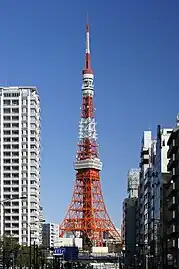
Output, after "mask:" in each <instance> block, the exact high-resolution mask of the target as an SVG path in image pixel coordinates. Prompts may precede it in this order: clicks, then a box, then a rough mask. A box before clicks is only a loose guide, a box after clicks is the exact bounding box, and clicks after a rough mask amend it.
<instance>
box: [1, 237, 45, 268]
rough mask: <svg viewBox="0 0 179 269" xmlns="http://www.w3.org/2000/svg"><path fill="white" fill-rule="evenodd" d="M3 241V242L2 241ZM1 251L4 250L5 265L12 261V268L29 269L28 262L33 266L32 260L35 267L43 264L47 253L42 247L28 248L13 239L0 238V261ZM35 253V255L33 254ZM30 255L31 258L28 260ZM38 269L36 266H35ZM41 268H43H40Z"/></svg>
mask: <svg viewBox="0 0 179 269" xmlns="http://www.w3.org/2000/svg"><path fill="white" fill-rule="evenodd" d="M3 239H4V241H3ZM3 249H4V261H5V264H6V265H10V264H9V263H10V262H11V260H13V264H14V266H18V267H20V268H21V267H23V266H25V267H29V266H30V262H31V265H33V264H34V258H35V263H36V265H42V264H44V261H45V259H46V256H47V253H46V252H45V250H44V249H43V247H37V246H35V249H34V245H32V246H31V249H30V247H28V246H21V245H19V244H18V243H17V241H16V240H15V238H13V237H7V236H6V237H5V238H3V237H1V238H0V260H1V261H3ZM34 252H35V253H34ZM30 253H31V258H30ZM37 267H38V266H37ZM42 267H43V266H42Z"/></svg>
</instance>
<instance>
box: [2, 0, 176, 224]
mask: <svg viewBox="0 0 179 269" xmlns="http://www.w3.org/2000/svg"><path fill="white" fill-rule="evenodd" d="M87 12H88V14H89V21H90V26H91V51H92V66H93V69H94V71H95V75H96V79H95V90H96V100H95V104H96V108H97V110H96V118H97V131H98V134H99V144H100V156H101V160H102V161H103V162H104V168H103V171H102V173H101V182H102V187H103V192H104V198H105V202H106V205H107V208H108V211H109V213H110V215H111V217H112V219H113V221H114V223H115V224H116V225H117V226H118V227H119V226H120V222H121V218H122V200H123V198H124V197H125V195H126V186H127V178H126V176H127V172H128V169H130V168H132V167H137V166H138V163H139V153H140V141H141V136H142V132H143V131H144V130H146V129H147V130H148V129H149V128H151V130H153V131H154V133H156V125H157V124H161V125H162V126H164V127H172V126H173V125H174V124H175V116H176V113H177V112H178V110H179V101H178V100H179V16H178V14H179V1H178V0H172V1H170V0H168V1H166V0H158V1H156V0H145V1H143V0H141V1H140V0H136V1H133V0H123V1H119V0H112V1H107V0H106V1H102V0H101V1H100V0H98V1H97V0H90V1H81V0H76V1H75V0H61V1H60V0H53V1H52V0H48V1H47V0H31V1H27V0H15V1H13V0H11V1H10V0H6V1H0V85H6V86H7V85H35V86H37V87H38V88H39V90H40V96H41V108H42V110H41V117H42V139H41V143H42V154H41V158H42V160H41V204H42V206H43V207H44V213H45V217H46V219H47V220H49V221H54V222H57V223H59V222H60V221H61V220H62V219H63V217H64V215H65V213H66V211H67V208H68V205H69V202H70V199H71V196H72V188H73V180H74V179H75V172H74V169H73V161H74V159H75V155H76V149H77V146H76V144H77V138H78V136H77V135H78V122H79V118H80V105H81V70H82V67H83V64H84V51H85V16H86V13H87Z"/></svg>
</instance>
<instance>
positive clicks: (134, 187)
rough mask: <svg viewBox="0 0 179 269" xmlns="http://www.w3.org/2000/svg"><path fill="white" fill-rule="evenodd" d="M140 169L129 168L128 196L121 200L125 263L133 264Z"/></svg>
mask: <svg viewBox="0 0 179 269" xmlns="http://www.w3.org/2000/svg"><path fill="white" fill-rule="evenodd" d="M139 174H140V169H131V170H129V172H128V177H127V182H128V186H127V192H128V198H126V199H125V200H124V202H123V223H122V228H121V235H122V240H123V242H124V248H125V264H126V265H134V264H135V254H136V205H137V204H136V202H137V196H138V187H139Z"/></svg>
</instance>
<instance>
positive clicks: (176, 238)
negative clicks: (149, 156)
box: [166, 116, 179, 268]
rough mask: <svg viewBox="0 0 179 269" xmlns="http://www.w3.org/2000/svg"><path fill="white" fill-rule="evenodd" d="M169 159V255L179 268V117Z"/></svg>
mask: <svg viewBox="0 0 179 269" xmlns="http://www.w3.org/2000/svg"><path fill="white" fill-rule="evenodd" d="M168 147H169V149H168V154H167V157H168V158H169V162H168V166H167V169H168V171H170V177H168V181H167V184H166V198H167V207H168V216H169V217H168V220H167V227H168V228H167V255H168V254H169V255H171V256H172V260H173V265H174V266H175V268H179V206H178V205H179V116H177V125H176V128H174V129H173V131H172V133H171V135H170V137H169V139H168Z"/></svg>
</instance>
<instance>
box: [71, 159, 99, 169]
mask: <svg viewBox="0 0 179 269" xmlns="http://www.w3.org/2000/svg"><path fill="white" fill-rule="evenodd" d="M74 167H75V170H80V169H84V168H93V169H97V170H99V171H101V170H102V162H101V161H100V159H97V158H95V159H87V160H77V161H75V163H74Z"/></svg>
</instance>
